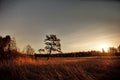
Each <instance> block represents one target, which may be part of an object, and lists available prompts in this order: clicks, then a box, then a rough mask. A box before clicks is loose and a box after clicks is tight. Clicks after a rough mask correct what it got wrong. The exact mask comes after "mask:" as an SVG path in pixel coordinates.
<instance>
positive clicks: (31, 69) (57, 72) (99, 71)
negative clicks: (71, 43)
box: [0, 56, 120, 80]
mask: <svg viewBox="0 0 120 80" xmlns="http://www.w3.org/2000/svg"><path fill="white" fill-rule="evenodd" d="M119 74H120V57H116V56H101V57H100V56H94V57H77V58H50V59H49V60H47V58H40V59H37V60H34V59H30V58H18V59H16V60H14V61H8V62H2V63H0V80H119V79H120V76H119Z"/></svg>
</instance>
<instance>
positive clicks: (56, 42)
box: [44, 34, 62, 59]
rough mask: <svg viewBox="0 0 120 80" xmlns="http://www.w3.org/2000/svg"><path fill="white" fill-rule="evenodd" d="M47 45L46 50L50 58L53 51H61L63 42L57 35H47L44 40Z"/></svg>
mask: <svg viewBox="0 0 120 80" xmlns="http://www.w3.org/2000/svg"><path fill="white" fill-rule="evenodd" d="M44 42H45V44H46V46H45V50H47V52H48V59H49V57H50V55H51V53H52V51H57V52H61V53H62V51H61V44H60V39H58V38H57V37H56V35H52V34H51V35H46V39H45V40H44Z"/></svg>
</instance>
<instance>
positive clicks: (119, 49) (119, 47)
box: [117, 45, 120, 53]
mask: <svg viewBox="0 0 120 80" xmlns="http://www.w3.org/2000/svg"><path fill="white" fill-rule="evenodd" d="M117 49H118V52H119V53H120V45H119V46H118V48H117Z"/></svg>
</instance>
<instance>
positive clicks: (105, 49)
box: [99, 43, 110, 52]
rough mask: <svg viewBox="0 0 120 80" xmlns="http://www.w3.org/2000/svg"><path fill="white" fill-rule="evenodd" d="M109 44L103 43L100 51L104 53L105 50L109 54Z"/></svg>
mask: <svg viewBox="0 0 120 80" xmlns="http://www.w3.org/2000/svg"><path fill="white" fill-rule="evenodd" d="M109 47H110V46H109V44H107V43H102V44H101V45H100V46H99V49H100V51H102V49H104V51H105V52H108V48H109Z"/></svg>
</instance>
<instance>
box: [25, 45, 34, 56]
mask: <svg viewBox="0 0 120 80" xmlns="http://www.w3.org/2000/svg"><path fill="white" fill-rule="evenodd" d="M23 52H24V53H26V54H27V55H33V54H34V52H35V50H34V49H33V48H32V47H31V46H30V45H27V46H26V47H25V48H24V50H23Z"/></svg>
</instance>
